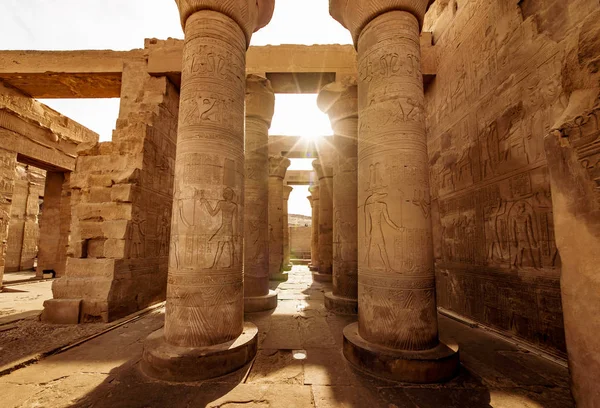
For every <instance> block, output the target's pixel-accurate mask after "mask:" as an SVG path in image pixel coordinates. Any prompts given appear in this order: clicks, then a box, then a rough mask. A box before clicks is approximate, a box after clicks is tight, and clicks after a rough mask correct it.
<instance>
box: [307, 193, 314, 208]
mask: <svg viewBox="0 0 600 408" xmlns="http://www.w3.org/2000/svg"><path fill="white" fill-rule="evenodd" d="M306 198H307V200H308V202H309V203H310V208H313V197H312V196H311V195H309V196H308V197H306Z"/></svg>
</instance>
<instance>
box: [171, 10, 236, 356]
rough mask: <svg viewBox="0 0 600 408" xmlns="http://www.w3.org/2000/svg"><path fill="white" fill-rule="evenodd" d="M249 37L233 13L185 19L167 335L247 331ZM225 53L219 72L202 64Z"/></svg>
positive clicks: (183, 338)
mask: <svg viewBox="0 0 600 408" xmlns="http://www.w3.org/2000/svg"><path fill="white" fill-rule="evenodd" d="M245 52H246V40H245V36H244V33H243V32H242V30H241V29H240V27H239V26H238V25H237V24H236V23H235V22H234V21H233V20H231V19H230V18H229V17H226V16H225V15H223V14H219V13H216V12H213V11H199V12H196V13H195V14H193V15H192V16H191V17H189V19H188V20H187V23H186V27H185V44H184V51H183V68H182V69H183V71H182V85H181V100H180V113H179V135H178V140H177V157H176V161H175V196H174V203H173V228H172V235H171V256H170V258H171V261H170V267H169V284H168V286H167V311H166V319H165V337H166V340H167V342H168V343H169V344H172V345H177V346H182V347H203V346H211V345H214V344H218V343H224V342H227V341H230V340H233V339H235V338H236V337H237V336H239V335H240V333H241V332H242V329H243V317H244V314H243V310H244V309H243V280H242V254H243V243H242V240H241V237H242V236H243V235H242V234H243V213H244V212H243V204H244V203H243V193H244V98H245V81H244V79H245V77H246V75H245V72H244V70H245V69H244V68H245V64H246V62H245V55H246V54H245ZM210 54H216V55H227V56H228V61H227V63H226V64H225V65H224V66H225V67H226V69H222V70H219V71H218V72H217V71H215V70H212V69H209V67H208V66H207V65H206V64H204V63H203V61H205V59H206V58H209V56H208V55H210Z"/></svg>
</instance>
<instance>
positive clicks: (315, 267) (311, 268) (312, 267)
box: [308, 264, 319, 272]
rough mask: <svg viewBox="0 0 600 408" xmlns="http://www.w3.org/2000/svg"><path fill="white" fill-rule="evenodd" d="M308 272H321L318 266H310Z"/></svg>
mask: <svg viewBox="0 0 600 408" xmlns="http://www.w3.org/2000/svg"><path fill="white" fill-rule="evenodd" d="M308 270H309V271H312V272H316V271H318V270H319V267H318V266H317V265H313V264H309V265H308Z"/></svg>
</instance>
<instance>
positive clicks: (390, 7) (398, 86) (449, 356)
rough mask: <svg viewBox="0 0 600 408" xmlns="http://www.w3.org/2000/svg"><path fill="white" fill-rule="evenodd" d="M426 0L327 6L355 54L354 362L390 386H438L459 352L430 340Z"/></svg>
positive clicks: (347, 350) (347, 336)
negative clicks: (418, 200)
mask: <svg viewBox="0 0 600 408" xmlns="http://www.w3.org/2000/svg"><path fill="white" fill-rule="evenodd" d="M428 3H429V1H428V0H381V1H377V2H375V1H367V0H355V1H352V2H348V1H344V0H332V1H331V2H330V11H331V14H332V16H333V17H334V18H335V19H336V20H338V21H339V22H341V23H342V24H343V25H344V26H345V27H346V28H348V29H349V30H350V32H351V34H352V36H353V38H354V42H355V45H356V46H357V51H358V75H359V79H358V98H359V100H358V103H359V117H360V123H359V144H358V203H359V204H358V205H359V207H358V225H359V226H358V242H359V258H358V259H359V261H358V270H359V272H358V310H359V312H358V323H354V324H351V325H349V326H347V327H346V328H345V329H344V355H345V356H346V358H347V359H348V360H349V361H350V362H352V363H353V364H355V365H357V366H360V367H361V368H362V369H364V370H367V371H370V372H373V373H376V374H377V375H378V376H382V377H386V378H390V379H393V380H397V381H406V382H415V383H428V382H438V381H444V380H447V379H449V378H451V377H453V376H454V375H456V373H457V371H458V367H459V358H458V349H457V348H456V346H454V349H451V348H449V347H448V346H446V345H445V344H442V343H440V342H439V340H438V325H437V311H436V299H435V273H434V266H433V243H432V227H431V219H430V218H429V211H423V210H422V209H421V208H420V207H417V206H414V205H407V204H406V203H407V200H408V199H409V197H412V196H413V195H414V194H417V193H419V194H421V195H423V196H425V197H427V196H429V169H428V156H427V137H426V133H425V115H424V93H423V77H422V74H421V69H420V67H421V64H420V55H421V50H420V45H419V33H420V24H421V23H422V20H423V15H424V14H425V10H426V8H427V5H428Z"/></svg>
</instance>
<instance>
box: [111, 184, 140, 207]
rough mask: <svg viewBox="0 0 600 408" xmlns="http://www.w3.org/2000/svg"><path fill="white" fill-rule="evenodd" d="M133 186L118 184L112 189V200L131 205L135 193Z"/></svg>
mask: <svg viewBox="0 0 600 408" xmlns="http://www.w3.org/2000/svg"><path fill="white" fill-rule="evenodd" d="M133 187H134V185H133V184H116V185H114V186H113V187H112V189H111V197H110V200H107V201H115V202H122V203H130V202H131V201H132V199H133V197H132V196H133V192H134V188H133Z"/></svg>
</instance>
